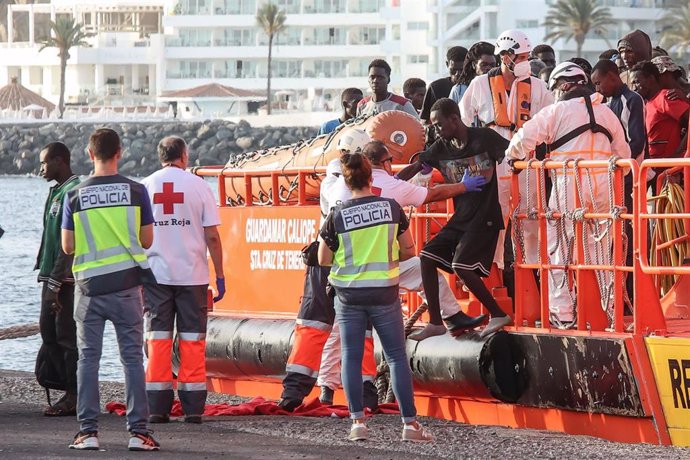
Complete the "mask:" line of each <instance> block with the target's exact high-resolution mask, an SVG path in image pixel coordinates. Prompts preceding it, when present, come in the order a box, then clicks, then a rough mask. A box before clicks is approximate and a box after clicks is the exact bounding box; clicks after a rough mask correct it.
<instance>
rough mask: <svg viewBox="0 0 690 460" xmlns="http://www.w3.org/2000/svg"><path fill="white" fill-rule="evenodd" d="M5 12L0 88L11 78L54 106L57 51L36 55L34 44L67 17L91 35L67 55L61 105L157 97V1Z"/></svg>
mask: <svg viewBox="0 0 690 460" xmlns="http://www.w3.org/2000/svg"><path fill="white" fill-rule="evenodd" d="M7 9H8V13H7V17H8V20H7V25H6V30H7V41H6V42H5V43H2V44H1V45H2V48H3V49H2V56H3V59H2V63H0V85H3V84H6V83H7V82H9V81H10V80H11V79H12V78H13V77H16V78H18V79H19V81H21V83H22V85H24V86H26V87H27V88H29V89H31V90H33V91H35V92H37V93H39V94H41V95H42V96H44V97H46V98H48V99H50V100H52V101H54V102H57V99H58V95H59V87H60V59H59V58H58V51H57V49H56V48H47V49H45V50H43V51H41V52H39V48H40V44H39V43H40V41H41V40H42V39H44V38H45V37H47V34H48V33H49V27H48V20H53V21H54V20H55V19H56V18H57V17H59V16H60V15H69V16H72V17H74V18H75V19H76V21H77V22H78V23H81V24H84V29H85V30H86V31H87V32H91V33H94V34H96V35H95V36H93V37H91V38H89V39H87V42H88V43H89V44H90V47H75V48H73V49H71V50H70V59H69V61H68V63H67V73H66V90H65V101H66V102H67V103H84V102H87V101H88V102H89V103H101V104H108V103H110V102H112V101H114V100H117V101H118V102H119V103H123V102H126V103H128V104H130V105H132V104H137V103H138V102H139V101H146V100H150V99H151V98H150V97H149V95H150V94H151V95H155V94H156V93H157V92H158V90H159V88H158V87H157V86H156V73H157V67H158V66H159V65H160V61H161V59H162V48H163V36H162V34H161V32H162V17H163V5H162V3H161V1H160V0H110V1H106V2H104V1H98V0H52V2H51V3H40V4H11V5H9V6H7ZM27 13H28V14H27ZM20 32H21V33H20Z"/></svg>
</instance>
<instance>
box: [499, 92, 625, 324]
mask: <svg viewBox="0 0 690 460" xmlns="http://www.w3.org/2000/svg"><path fill="white" fill-rule="evenodd" d="M590 99H591V101H592V108H593V112H594V118H595V120H596V122H597V124H599V125H601V126H603V127H604V128H606V129H607V130H608V131H609V133H610V134H611V136H612V138H613V140H612V141H611V142H609V139H608V138H607V137H606V135H605V134H601V133H593V132H592V131H589V130H588V131H585V132H584V133H583V134H581V135H579V136H577V137H576V138H574V139H572V140H571V141H569V142H567V143H566V144H564V145H562V146H561V147H559V148H558V149H556V150H555V151H553V152H551V154H550V158H551V159H552V160H554V161H565V160H568V159H578V158H579V159H582V160H608V159H609V158H610V157H611V156H618V157H620V158H630V147H629V146H628V143H627V141H626V137H625V132H624V131H623V126H622V125H621V122H620V120H619V119H618V118H617V117H616V115H615V114H614V113H613V112H612V111H611V109H610V108H609V107H608V106H606V105H604V104H603V103H602V101H603V96H602V95H601V94H599V93H594V94H593V95H592V96H590ZM589 122H590V120H589V114H588V112H587V107H586V105H585V101H584V98H582V97H578V98H575V99H572V100H568V101H562V102H557V103H556V104H554V105H551V106H549V107H546V108H545V109H544V110H542V111H541V112H539V113H538V114H537V115H536V116H535V117H534V118H532V119H531V120H530V121H528V122H527V123H525V125H524V126H523V127H522V128H521V129H520V130H519V131H518V132H517V133H515V136H513V138H512V139H511V141H510V145H509V146H508V150H507V151H506V159H508V160H524V159H526V158H530V156H531V152H532V151H533V150H534V148H535V147H536V146H537V145H539V144H541V143H542V142H546V143H547V144H552V143H554V142H555V141H557V140H558V139H560V138H561V137H563V136H565V135H566V134H568V133H570V132H571V131H573V130H575V129H577V128H579V127H580V126H582V125H585V124H589ZM590 172H591V178H592V190H593V194H592V193H590V191H589V190H590V187H589V182H588V179H587V175H586V174H585V173H584V171H583V174H582V181H581V184H582V189H583V190H582V196H583V203H582V205H583V207H585V208H586V209H587V212H593V211H594V209H595V206H596V210H597V212H609V211H610V209H611V206H610V204H609V193H608V172H607V170H606V168H603V169H599V168H597V169H591V170H590ZM523 174H524V173H521V174H520V175H523ZM576 193H577V191H576V184H575V179H574V177H573V174H572V173H569V174H567V175H563V174H562V173H561V172H559V173H558V175H557V179H556V183H555V184H554V186H553V189H552V191H551V196H550V198H549V207H550V208H551V209H552V210H554V211H557V210H559V211H566V210H568V211H572V210H573V209H574V208H575V204H574V203H575V194H576ZM557 200H558V202H559V203H560V209H559V207H558V206H557ZM535 203H536V202H535ZM564 223H565V230H566V234H567V238H572V237H573V225H572V223H573V221H572V220H571V219H566V220H565V222H564ZM599 230H600V233H601V232H603V230H604V227H603V226H601V225H600V226H599ZM584 238H585V239H586V241H587V245H588V247H587V249H588V250H589V254H590V256H591V263H593V264H598V263H604V261H602V260H599V261H597V260H596V252H595V249H596V244H597V243H596V242H595V240H594V237H593V235H592V228H591V227H590V226H589V225H588V226H585V233H584ZM603 241H605V239H602V242H603ZM561 244H563V245H565V244H566V243H565V241H562V243H561ZM575 244H579V243H578V242H575ZM573 247H575V246H573ZM547 249H548V254H549V256H550V261H551V263H552V264H555V265H561V264H563V263H565V262H567V260H564V254H565V248H564V247H559V238H558V235H557V232H556V226H555V225H552V224H550V223H549V224H548V225H547ZM604 250H605V251H610V248H604ZM573 256H575V250H573ZM543 262H544V263H546V262H547V261H543ZM580 262H582V263H584V261H580ZM565 276H566V274H565V271H564V270H551V273H550V275H549V280H548V282H549V284H548V286H549V308H550V310H551V313H552V315H555V316H556V317H557V318H558V319H559V320H560V321H562V322H571V321H573V319H574V317H573V316H574V315H573V304H572V300H571V297H570V292H569V286H568V280H567V279H564V277H565Z"/></svg>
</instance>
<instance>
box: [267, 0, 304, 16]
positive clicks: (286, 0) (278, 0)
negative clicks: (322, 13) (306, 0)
mask: <svg viewBox="0 0 690 460" xmlns="http://www.w3.org/2000/svg"><path fill="white" fill-rule="evenodd" d="M273 3H274V4H275V5H277V6H278V8H280V9H281V10H283V11H285V13H286V14H298V13H299V12H300V11H299V7H300V0H274V1H273Z"/></svg>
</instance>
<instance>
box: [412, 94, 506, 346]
mask: <svg viewBox="0 0 690 460" xmlns="http://www.w3.org/2000/svg"><path fill="white" fill-rule="evenodd" d="M431 121H432V123H433V124H434V127H435V128H436V129H437V131H438V133H439V136H440V138H439V139H438V140H436V142H434V143H433V144H432V145H431V147H429V149H427V150H426V151H424V152H422V153H421V154H420V155H419V159H418V160H417V162H416V163H414V164H412V165H410V166H408V167H407V168H405V170H403V171H401V173H400V174H399V176H401V177H403V178H405V177H408V175H409V174H412V173H415V174H416V172H417V171H419V170H421V168H422V163H426V164H428V165H430V166H432V167H434V168H436V169H438V170H439V171H440V172H441V174H442V175H443V177H444V179H445V181H446V183H457V182H460V181H461V180H462V177H463V175H464V174H465V171H466V170H468V169H469V171H470V174H471V175H472V176H477V175H482V176H484V178H485V179H486V181H487V182H486V185H485V186H484V187H483V190H481V191H479V192H476V193H472V194H467V195H465V196H463V197H462V199H458V198H457V197H456V198H455V213H454V214H453V216H452V217H451V218H450V220H449V221H448V223H447V224H446V226H445V227H443V228H442V229H441V231H440V232H439V233H438V234H437V235H436V236H435V237H434V239H432V240H431V241H429V242H428V243H427V244H426V245H425V246H424V248H423V249H422V251H421V253H420V259H421V266H422V282H423V285H424V292H425V293H426V296H427V304H428V306H429V323H430V324H429V325H428V326H427V327H426V328H425V330H423V331H422V332H421V333H420V334H418V335H417V339H418V340H423V339H425V338H427V337H431V336H434V335H440V334H443V333H445V328H444V329H443V330H441V328H439V327H438V326H439V325H442V319H441V313H440V307H439V300H438V273H437V269H439V268H440V269H442V270H444V271H446V272H448V273H452V272H455V274H456V275H458V277H459V278H460V279H461V280H462V282H463V283H464V285H465V286H466V287H467V288H468V289H469V291H470V292H471V293H472V294H474V295H475V296H476V297H477V299H478V300H479V301H480V302H481V303H482V305H484V307H485V308H486V309H487V310H489V312H490V313H491V320H490V321H489V324H488V326H487V327H486V328H485V329H484V331H482V336H486V335H489V334H491V333H493V332H496V331H498V330H500V329H501V328H503V327H504V326H506V325H508V324H510V323H511V322H512V320H511V318H510V317H508V316H507V315H506V313H505V312H504V311H503V310H501V307H499V305H498V303H497V302H496V299H495V298H494V297H493V296H492V295H491V293H490V292H489V290H488V289H487V287H486V286H485V285H484V283H483V282H482V280H481V277H486V276H488V275H489V272H490V270H491V264H492V262H493V259H494V253H495V252H496V245H497V243H498V234H499V231H500V230H502V229H503V214H502V211H501V205H500V203H499V201H498V179H497V177H496V164H497V163H500V162H501V161H503V157H504V155H505V150H506V148H507V147H508V140H507V139H505V138H503V137H502V136H501V135H500V134H498V133H497V132H496V131H494V130H492V129H490V128H468V127H467V126H465V124H464V123H463V122H462V119H461V118H460V108H459V107H458V104H456V103H455V102H454V101H453V100H452V99H447V98H444V99H439V100H438V101H436V103H434V105H433V107H432V108H431ZM406 170H407V171H406ZM484 319H485V316H484V315H482V316H479V317H476V318H472V317H465V318H464V321H465V326H466V327H465V329H471V328H474V327H475V326H478V325H479V324H481V323H482V322H483V321H484ZM457 332H458V333H459V332H461V329H458V330H457Z"/></svg>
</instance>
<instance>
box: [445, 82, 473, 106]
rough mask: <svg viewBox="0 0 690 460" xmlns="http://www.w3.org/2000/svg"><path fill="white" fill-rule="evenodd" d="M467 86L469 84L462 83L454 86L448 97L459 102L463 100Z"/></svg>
mask: <svg viewBox="0 0 690 460" xmlns="http://www.w3.org/2000/svg"><path fill="white" fill-rule="evenodd" d="M467 87H468V85H463V84H462V83H459V84H457V85H455V86H453V89H451V90H450V96H448V97H449V98H451V99H452V100H454V101H455V102H457V103H458V104H459V103H460V101H462V96H464V95H465V91H467Z"/></svg>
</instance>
